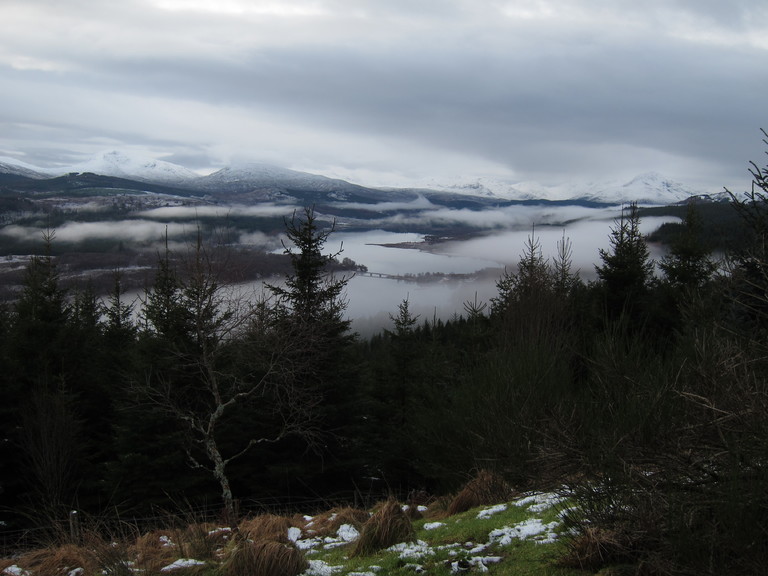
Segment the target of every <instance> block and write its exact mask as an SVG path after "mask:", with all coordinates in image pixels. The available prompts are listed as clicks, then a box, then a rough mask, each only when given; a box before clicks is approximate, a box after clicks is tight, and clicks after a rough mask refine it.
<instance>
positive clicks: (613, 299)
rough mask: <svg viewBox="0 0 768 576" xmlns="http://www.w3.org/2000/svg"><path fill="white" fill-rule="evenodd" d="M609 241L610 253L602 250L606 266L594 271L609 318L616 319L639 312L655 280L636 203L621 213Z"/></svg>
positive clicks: (597, 267) (596, 267) (603, 265)
mask: <svg viewBox="0 0 768 576" xmlns="http://www.w3.org/2000/svg"><path fill="white" fill-rule="evenodd" d="M609 241H610V245H611V247H610V250H604V249H600V259H601V260H602V261H603V264H602V265H596V266H595V271H596V272H597V276H598V278H599V279H600V281H601V283H602V288H603V291H604V295H605V304H606V309H607V313H608V316H609V317H610V318H616V317H618V316H619V315H620V314H621V313H622V312H625V311H637V310H638V308H639V306H638V302H639V300H641V299H642V298H643V297H644V296H645V295H646V293H647V290H648V288H649V286H650V284H651V281H652V279H653V266H654V263H653V261H652V260H651V259H650V252H649V251H648V246H647V245H646V243H645V238H644V237H643V235H642V233H641V232H640V215H639V211H638V208H637V204H636V203H632V204H630V205H629V206H628V207H627V208H626V209H624V208H623V209H622V210H621V215H620V216H619V218H618V219H617V220H616V221H615V223H614V226H613V227H612V228H611V233H610V237H609Z"/></svg>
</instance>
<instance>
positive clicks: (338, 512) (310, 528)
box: [302, 507, 371, 537]
mask: <svg viewBox="0 0 768 576" xmlns="http://www.w3.org/2000/svg"><path fill="white" fill-rule="evenodd" d="M370 518H371V515H370V513H369V512H366V511H365V510H360V509H359V508H351V507H344V508H332V509H331V510H328V511H327V512H323V513H322V514H318V515H317V516H315V517H314V518H313V519H312V520H311V521H310V522H309V523H305V524H304V526H303V528H302V530H303V531H304V532H306V533H307V534H310V535H312V536H320V537H325V536H335V535H336V533H337V532H338V531H339V528H341V526H342V525H344V524H349V525H350V526H354V527H355V528H357V529H358V530H360V529H361V528H362V527H363V525H364V524H365V523H366V522H368V520H369V519H370Z"/></svg>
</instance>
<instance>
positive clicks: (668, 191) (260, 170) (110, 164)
mask: <svg viewBox="0 0 768 576" xmlns="http://www.w3.org/2000/svg"><path fill="white" fill-rule="evenodd" d="M86 173H87V174H94V175H97V176H103V177H111V178H117V179H119V181H113V182H114V185H115V187H125V188H128V189H139V188H141V186H137V185H127V184H126V182H127V181H135V182H141V183H143V187H144V188H146V189H148V190H150V191H151V190H156V189H157V187H158V186H159V187H161V188H162V189H163V190H164V191H167V190H168V189H169V188H172V189H175V190H177V191H179V193H181V194H183V195H197V196H206V195H208V196H211V197H213V198H214V199H216V198H218V199H222V200H228V201H231V200H233V199H234V198H235V197H237V198H239V199H240V200H241V201H265V200H269V201H290V200H294V201H297V202H304V203H307V202H311V203H324V204H331V203H358V204H376V203H381V202H387V201H389V202H408V201H415V200H416V199H418V198H419V197H424V198H427V199H429V201H431V202H433V203H435V204H437V205H441V206H459V205H461V206H463V207H466V208H470V209H472V208H475V209H483V208H486V207H488V206H497V205H509V204H515V203H525V204H530V203H550V202H551V203H555V204H575V205H583V206H594V205H606V206H608V205H619V204H626V203H629V202H637V203H639V204H644V205H669V204H676V203H679V202H683V201H685V200H686V199H687V198H689V197H691V196H697V195H701V194H702V191H697V190H695V189H693V188H691V187H689V186H686V185H684V184H682V183H679V182H675V181H673V180H670V179H668V178H665V177H664V176H662V175H661V174H658V173H655V172H648V173H645V174H641V175H639V176H637V177H635V178H632V179H630V180H628V181H594V182H588V183H568V184H562V185H558V186H542V185H540V184H537V183H535V182H518V183H510V182H504V181H500V180H493V179H488V178H482V177H480V178H475V179H466V180H463V181H455V182H440V181H439V180H430V181H425V183H424V186H412V187H401V188H380V187H366V186H362V185H358V184H352V183H350V182H347V181H345V180H341V179H336V178H328V177H326V176H322V175H318V174H310V173H307V172H299V171H295V170H289V169H286V168H280V167H277V166H272V165H268V164H259V163H250V164H241V165H237V166H228V167H225V168H222V169H221V170H218V171H217V172H214V173H212V174H209V175H207V176H201V175H199V174H196V173H195V172H192V171H191V170H188V169H186V168H184V167H182V166H179V165H177V164H173V163H170V162H165V161H162V160H155V159H151V158H143V157H138V156H132V155H130V154H127V153H125V152H119V151H109V152H104V153H101V154H98V155H96V156H94V157H93V158H91V159H90V160H88V161H86V162H82V163H80V164H75V165H72V166H68V167H60V168H57V169H47V168H46V169H43V168H37V167H34V166H32V165H30V164H26V163H23V162H20V161H17V160H14V159H11V158H7V157H2V158H0V183H3V182H6V183H7V182H9V181H13V177H14V176H19V177H24V178H28V179H32V180H52V179H55V178H56V177H63V176H66V175H70V176H73V175H74V174H86ZM59 183H60V184H62V183H64V182H62V181H59ZM107 183H108V181H107V180H102V181H101V183H100V185H107ZM147 184H151V185H152V186H151V187H149V188H148V187H147V186H146V185H147ZM56 185H57V184H55V183H52V182H51V183H48V184H44V183H42V182H40V187H41V188H46V189H48V190H51V189H53V188H55V187H56ZM24 188H25V189H29V188H30V184H29V183H27V185H26V186H24ZM459 196H462V197H464V198H463V199H460V198H458V197H459Z"/></svg>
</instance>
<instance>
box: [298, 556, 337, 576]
mask: <svg viewBox="0 0 768 576" xmlns="http://www.w3.org/2000/svg"><path fill="white" fill-rule="evenodd" d="M342 570H344V566H331V565H330V564H326V563H325V562H323V561H322V560H310V561H309V568H307V569H306V570H305V571H304V572H302V573H301V576H333V574H336V573H337V572H341V571H342Z"/></svg>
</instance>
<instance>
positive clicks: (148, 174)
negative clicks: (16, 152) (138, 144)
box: [46, 150, 200, 184]
mask: <svg viewBox="0 0 768 576" xmlns="http://www.w3.org/2000/svg"><path fill="white" fill-rule="evenodd" d="M46 171H47V172H48V173H49V174H51V175H56V176H59V175H61V174H67V173H70V172H93V173H94V174H100V175H102V176H115V177H118V178H130V179H132V180H140V181H142V182H156V183H159V184H180V183H184V182H187V181H189V180H193V179H196V178H199V177H200V176H199V175H198V174H196V173H194V172H192V171H191V170H188V169H186V168H184V167H183V166H179V165H178V164H173V163H171V162H165V161H163V160H155V159H153V158H147V157H140V156H134V155H128V154H126V153H124V152H119V151H117V150H110V151H108V152H102V153H101V154H97V155H96V156H94V157H93V158H90V159H89V160H86V161H85V162H81V163H79V164H74V165H72V166H64V167H60V168H55V169H49V170H46Z"/></svg>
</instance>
